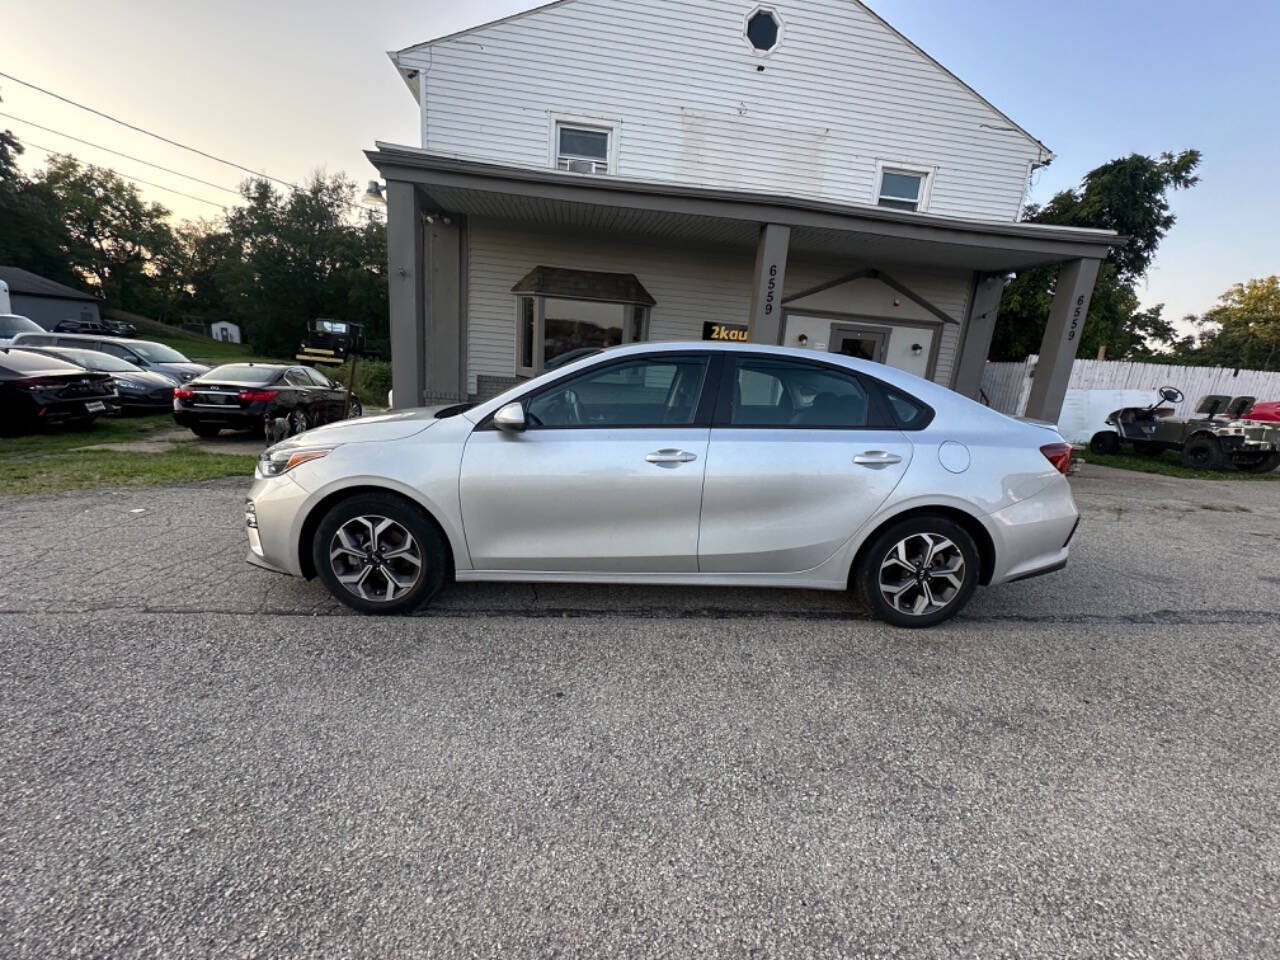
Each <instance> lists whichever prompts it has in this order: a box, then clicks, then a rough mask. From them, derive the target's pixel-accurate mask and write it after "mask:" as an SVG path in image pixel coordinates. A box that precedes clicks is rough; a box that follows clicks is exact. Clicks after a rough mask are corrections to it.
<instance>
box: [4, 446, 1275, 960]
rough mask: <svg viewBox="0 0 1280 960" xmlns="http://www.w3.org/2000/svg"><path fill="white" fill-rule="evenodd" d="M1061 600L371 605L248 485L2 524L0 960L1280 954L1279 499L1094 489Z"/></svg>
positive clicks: (1043, 585) (814, 598)
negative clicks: (281, 549) (282, 572)
mask: <svg viewBox="0 0 1280 960" xmlns="http://www.w3.org/2000/svg"><path fill="white" fill-rule="evenodd" d="M1073 485H1074V487H1075V490H1076V494H1077V499H1078V501H1079V503H1080V505H1081V508H1082V511H1083V513H1084V523H1083V524H1082V527H1081V531H1080V533H1079V535H1078V538H1077V541H1076V544H1075V546H1074V549H1073V554H1072V563H1071V566H1069V567H1068V569H1067V570H1066V571H1064V572H1062V573H1061V574H1057V575H1055V576H1052V577H1046V578H1042V579H1039V580H1032V581H1027V582H1024V583H1020V584H1014V585H1009V586H1004V587H998V588H992V589H989V590H983V591H980V592H979V594H978V596H977V597H976V598H975V601H974V602H973V604H971V606H970V607H969V609H968V610H967V611H966V612H965V614H964V615H962V616H961V617H960V618H958V619H957V620H956V621H954V622H953V623H952V624H949V625H947V626H945V627H943V628H940V629H935V630H931V631H924V632H905V631H897V630H893V629H891V628H887V627H884V626H883V625H880V624H877V623H874V622H871V621H868V620H866V619H863V618H861V617H860V616H859V615H858V614H857V613H856V611H853V610H852V608H851V606H850V604H849V601H848V599H847V598H846V597H844V596H842V595H837V594H824V593H808V592H773V591H752V590H722V589H707V590H676V589H667V588H626V589H618V588H610V587H574V586H554V587H553V586H546V585H538V586H530V585H516V586H509V585H488V584H484V585H482V584H475V585H465V586H454V587H450V588H448V589H447V591H446V592H445V594H444V595H443V596H442V597H441V598H440V600H439V602H438V603H437V605H436V606H435V607H434V608H433V609H432V610H431V611H430V612H429V613H427V614H426V615H423V616H420V617H415V618H404V619H380V618H363V617H357V616H354V615H350V613H349V611H347V610H346V609H345V608H341V607H338V606H336V605H335V604H334V603H333V602H332V601H330V600H329V599H328V598H327V596H326V595H325V593H324V591H323V589H322V588H321V587H320V586H319V585H318V584H307V583H304V582H299V581H293V580H290V579H287V578H281V577H277V576H274V575H271V574H268V573H265V572H263V571H260V570H257V569H255V568H251V567H248V566H247V565H245V564H244V563H243V555H244V550H245V547H244V540H243V532H242V530H241V503H242V498H243V493H244V490H245V487H246V485H245V483H243V482H241V481H220V482H215V483H209V484H202V485H197V486H190V487H183V488H169V489H145V490H129V491H108V492H95V493H76V494H68V495H63V496H59V497H48V498H42V497H34V498H3V499H0V544H3V545H4V547H3V549H4V555H5V560H4V561H3V565H2V566H0V570H2V571H3V573H2V574H0V631H3V635H2V639H3V643H2V644H0V703H2V704H3V708H2V709H0V723H2V724H3V728H2V729H3V736H2V737H0V800H2V802H0V956H4V957H6V958H7V957H40V958H45V957H142V956H146V957H206V956H208V957H213V956H218V957H223V956H231V957H241V956H244V957H258V956H261V957H335V958H336V957H357V956H359V957H400V956H414V957H421V956H432V957H436V956H438V957H453V956H459V957H504V958H506V957H690V956H697V957H751V956H758V957H792V956H795V957H855V956H877V957H880V956H883V957H936V956H974V957H978V956H981V957H997V956H1008V957H1058V956H1073V957H1075V956H1078V957H1098V956H1108V957H1111V956H1114V957H1128V956H1133V957H1242V956H1249V957H1260V956H1275V955H1280V949H1278V948H1277V946H1276V945H1277V943H1280V812H1277V809H1276V808H1277V803H1276V801H1277V797H1278V796H1280V789H1278V787H1280V763H1277V761H1278V760H1280V755H1278V754H1280V697H1278V696H1277V692H1276V691H1277V689H1280V683H1278V681H1280V658H1278V657H1277V653H1278V652H1280V649H1278V648H1280V630H1278V629H1277V626H1276V621H1277V618H1278V617H1280V567H1278V566H1277V558H1278V557H1280V484H1277V483H1266V482H1253V483H1242V482H1200V481H1180V480H1173V479H1169V478H1160V477H1146V476H1138V475H1133V474H1124V473H1117V472H1113V471H1104V470H1101V469H1097V468H1086V469H1085V471H1084V472H1083V473H1082V474H1081V475H1080V476H1078V477H1076V478H1074V480H1073Z"/></svg>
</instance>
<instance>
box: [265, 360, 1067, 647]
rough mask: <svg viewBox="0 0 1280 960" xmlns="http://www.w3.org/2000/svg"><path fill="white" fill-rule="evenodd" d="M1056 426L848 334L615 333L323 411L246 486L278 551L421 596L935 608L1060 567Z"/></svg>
mask: <svg viewBox="0 0 1280 960" xmlns="http://www.w3.org/2000/svg"><path fill="white" fill-rule="evenodd" d="M1070 457H1071V447H1070V445H1069V444H1067V443H1065V442H1064V441H1063V440H1062V438H1061V437H1060V436H1059V435H1058V433H1057V432H1056V431H1055V430H1054V429H1053V428H1052V427H1045V426H1039V425H1034V424H1029V423H1023V422H1019V421H1017V420H1013V419H1011V418H1009V417H1006V416H1004V415H1003V414H1000V413H996V412H994V411H992V410H989V409H987V408H986V407H983V406H982V405H980V404H978V403H975V402H973V401H972V400H969V399H966V398H964V397H961V396H960V395H958V394H956V393H953V392H951V391H950V390H947V389H945V388H943V387H940V386H938V385H937V384H934V383H930V382H929V381H926V380H921V379H919V378H917V377H914V376H912V375H910V374H908V373H904V372H902V371H900V370H895V369H893V368H891V367H886V366H882V365H880V364H876V363H870V362H867V361H862V360H857V359H854V358H851V357H845V356H841V355H838V354H826V353H823V354H815V353H814V352H812V351H804V350H792V349H786V348H781V347H765V346H756V345H735V344H724V343H661V344H659V343H644V344H635V345H629V346H623V347H614V348H611V349H608V350H605V351H603V352H601V353H597V354H595V355H593V356H589V357H585V358H583V359H580V360H577V361H576V362H573V363H571V364H568V365H566V366H564V367H561V368H560V369H557V370H554V371H551V372H548V373H546V374H544V375H542V376H541V377H538V378H537V379H534V380H530V381H529V382H527V383H524V384H521V385H519V386H517V387H514V388H513V389H511V390H509V391H507V392H506V393H504V394H502V395H501V396H499V397H497V398H495V399H493V400H490V401H488V402H485V403H481V404H476V405H466V404H463V405H459V406H455V407H452V408H448V409H444V410H429V409H423V410H410V411H404V412H398V413H390V414H386V415H384V416H375V417H366V418H364V419H362V420H358V421H351V422H343V423H338V424H333V425H330V426H325V427H320V428H318V429H315V430H308V431H307V432H305V433H302V434H300V435H298V436H296V437H292V438H290V439H289V440H286V441H284V442H282V443H279V444H276V445H275V446H273V447H271V448H270V449H268V450H267V451H266V452H265V453H264V454H263V455H262V458H261V460H260V461H259V465H258V472H257V481H256V482H255V483H254V485H253V487H252V488H251V490H250V492H249V499H248V502H247V504H246V517H245V519H246V524H247V527H248V535H249V546H250V552H249V557H248V559H249V560H250V561H251V562H253V563H256V564H258V565H260V566H264V567H267V568H269V569H272V570H276V571H278V572H282V573H288V574H292V575H294V576H302V577H315V576H318V577H319V578H320V579H321V580H322V581H323V582H324V583H325V585H326V586H327V587H328V588H329V590H330V592H332V593H333V595H334V596H335V597H337V598H338V599H339V600H341V601H342V602H343V603H346V604H347V605H349V606H351V607H353V608H355V609H357V610H362V611H365V612H369V613H407V612H409V611H412V610H414V609H416V608H418V607H420V606H422V605H423V604H424V603H426V602H427V601H429V600H430V599H431V597H432V596H434V595H435V593H436V592H437V591H438V590H439V589H440V587H441V585H442V584H443V583H444V582H445V581H446V580H447V579H449V578H454V579H457V580H510V581H517V580H518V581H538V580H541V581H561V582H563V581H582V582H589V583H651V584H689V585H717V586H738V587H805V588H811V589H812V588H817V589H824V590H848V589H852V590H854V591H856V592H857V593H858V594H859V596H860V597H861V599H862V600H863V601H864V602H865V604H866V605H867V606H868V607H869V608H870V609H871V610H872V612H873V613H875V614H876V615H877V616H879V617H881V618H882V619H884V620H887V621H889V622H890V623H894V624H898V625H901V626H909V627H914V626H927V625H929V624H934V623H938V622H940V621H942V620H945V619H947V618H948V617H951V616H953V615H954V614H956V613H957V612H958V611H959V610H960V609H961V608H962V607H963V606H964V605H965V603H967V602H968V600H969V597H970V596H971V595H972V593H973V591H974V589H975V588H976V587H977V586H978V585H979V584H997V583H1005V582H1008V581H1012V580H1019V579H1023V578H1025V577H1031V576H1035V575H1037V574H1042V573H1049V572H1051V571H1054V570H1058V569H1061V568H1062V567H1063V566H1064V565H1065V564H1066V562H1067V552H1068V546H1067V545H1068V543H1069V541H1070V540H1071V536H1072V534H1073V533H1074V532H1075V527H1076V524H1077V521H1078V515H1077V512H1076V507H1075V503H1074V502H1073V500H1072V497H1071V489H1070V487H1069V485H1068V483H1067V480H1066V477H1065V476H1064V473H1065V472H1066V470H1067V469H1068V467H1069V464H1070Z"/></svg>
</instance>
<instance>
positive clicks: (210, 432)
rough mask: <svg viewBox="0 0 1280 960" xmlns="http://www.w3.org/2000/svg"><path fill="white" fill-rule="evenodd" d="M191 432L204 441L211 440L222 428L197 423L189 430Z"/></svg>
mask: <svg viewBox="0 0 1280 960" xmlns="http://www.w3.org/2000/svg"><path fill="white" fill-rule="evenodd" d="M191 432H192V433H194V434H195V435H196V436H197V437H200V438H202V439H204V440H212V439H213V438H214V437H216V436H217V435H218V434H219V433H221V432H222V428H221V427H215V426H213V425H212V424H208V423H197V424H196V425H195V426H193V427H192V428H191Z"/></svg>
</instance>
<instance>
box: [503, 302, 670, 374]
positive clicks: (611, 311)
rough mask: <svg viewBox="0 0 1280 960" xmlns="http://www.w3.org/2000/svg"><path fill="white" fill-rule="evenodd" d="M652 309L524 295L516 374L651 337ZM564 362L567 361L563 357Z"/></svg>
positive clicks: (518, 320) (519, 310)
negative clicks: (649, 323) (568, 357)
mask: <svg viewBox="0 0 1280 960" xmlns="http://www.w3.org/2000/svg"><path fill="white" fill-rule="evenodd" d="M648 321H649V308H648V307H646V306H643V305H638V304H632V303H613V302H607V301H601V300H571V299H568V298H561V297H534V296H522V297H519V298H518V306H517V313H516V373H517V374H519V375H523V376H536V375H538V374H539V373H542V372H543V371H544V370H547V369H550V368H551V367H553V366H555V363H554V361H555V360H556V359H557V358H558V357H565V356H566V355H568V354H573V355H574V357H573V359H576V358H577V355H580V354H586V353H590V352H594V351H596V350H603V349H605V348H606V347H613V346H617V345H618V344H622V343H633V342H636V341H642V340H646V339H648ZM562 362H567V360H566V361H562Z"/></svg>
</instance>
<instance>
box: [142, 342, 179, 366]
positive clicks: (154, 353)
mask: <svg viewBox="0 0 1280 960" xmlns="http://www.w3.org/2000/svg"><path fill="white" fill-rule="evenodd" d="M129 348H130V349H131V350H133V351H134V352H135V353H138V354H140V355H141V356H143V357H145V358H146V359H147V360H150V361H151V362H152V363H190V362H191V361H190V360H188V359H187V358H186V357H184V356H183V355H182V354H180V353H179V352H178V351H177V350H175V349H173V347H166V346H165V345H164V344H163V343H152V342H151V341H150V340H130V341H129Z"/></svg>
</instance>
